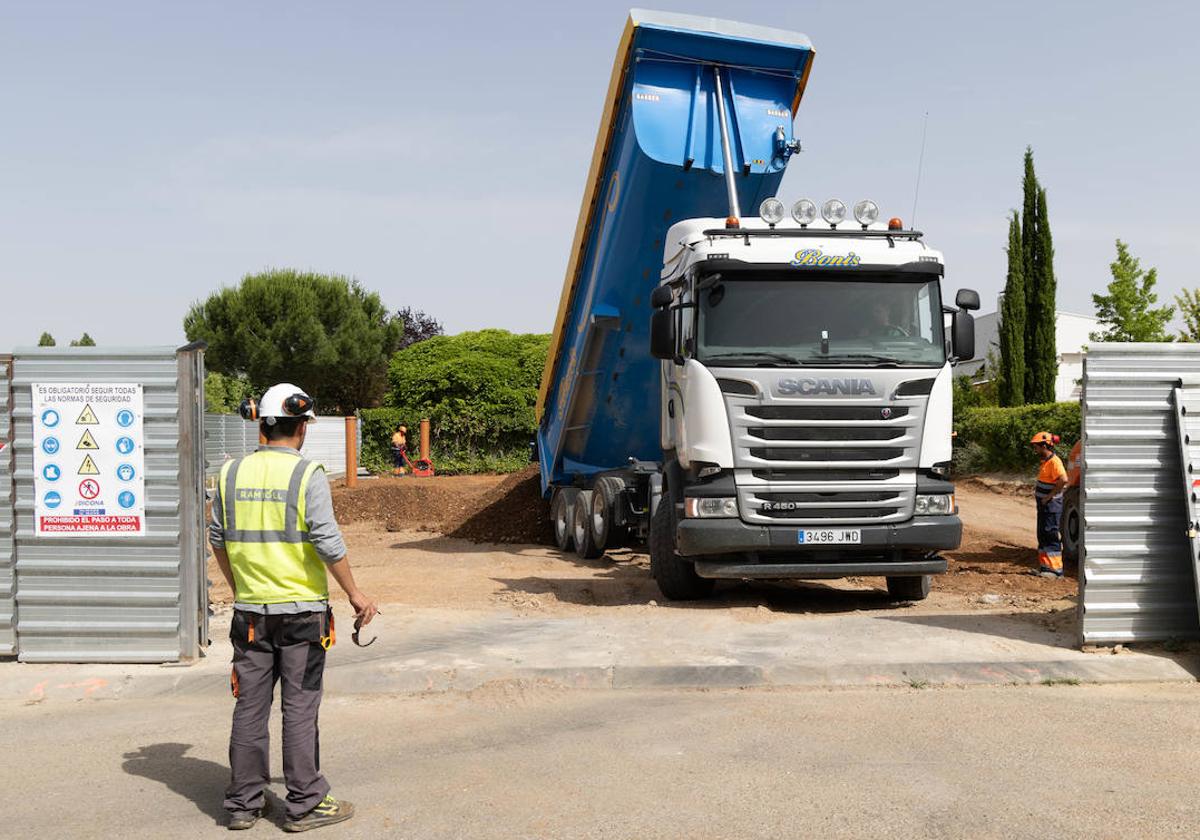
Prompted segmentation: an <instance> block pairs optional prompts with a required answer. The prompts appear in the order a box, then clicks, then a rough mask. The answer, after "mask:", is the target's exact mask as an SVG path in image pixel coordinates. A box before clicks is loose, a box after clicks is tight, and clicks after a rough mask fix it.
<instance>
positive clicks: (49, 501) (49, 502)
mask: <svg viewBox="0 0 1200 840" xmlns="http://www.w3.org/2000/svg"><path fill="white" fill-rule="evenodd" d="M42 504H44V505H45V506H46V507H48V508H50V509H51V510H53V509H54V508H56V507H58V506H59V505H61V504H62V496H60V495H59V494H58V493H57V492H56V491H54V490H51V491H50V492H49V493H47V494H46V495H45V496H42Z"/></svg>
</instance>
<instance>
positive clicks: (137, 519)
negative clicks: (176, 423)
mask: <svg viewBox="0 0 1200 840" xmlns="http://www.w3.org/2000/svg"><path fill="white" fill-rule="evenodd" d="M144 411H145V403H144V398H143V394H142V386H141V384H140V383H96V382H90V383H88V382H85V383H72V382H51V383H45V384H40V385H39V384H36V383H35V384H34V385H33V418H34V422H33V436H34V448H33V458H34V463H33V475H34V493H35V499H34V501H35V508H34V519H35V522H34V533H35V534H36V535H37V536H39V537H97V536H103V537H137V536H143V535H145V533H146V479H145V472H146V457H145V449H144V442H145V435H144V432H143V428H142V421H143V417H144Z"/></svg>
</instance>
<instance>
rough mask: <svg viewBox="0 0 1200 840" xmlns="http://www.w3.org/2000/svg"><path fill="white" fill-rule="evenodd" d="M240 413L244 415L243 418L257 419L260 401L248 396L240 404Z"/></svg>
mask: <svg viewBox="0 0 1200 840" xmlns="http://www.w3.org/2000/svg"><path fill="white" fill-rule="evenodd" d="M238 414H240V415H242V419H243V420H257V419H258V402H257V401H256V400H255V399H254V398H253V397H247V398H246V399H244V400H242V404H241V405H239V406H238Z"/></svg>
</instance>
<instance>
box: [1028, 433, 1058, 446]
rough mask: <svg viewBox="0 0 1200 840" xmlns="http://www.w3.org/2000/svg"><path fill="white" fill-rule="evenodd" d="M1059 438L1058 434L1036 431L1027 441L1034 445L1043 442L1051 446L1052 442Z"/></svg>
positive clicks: (1056, 441) (1054, 442)
mask: <svg viewBox="0 0 1200 840" xmlns="http://www.w3.org/2000/svg"><path fill="white" fill-rule="evenodd" d="M1059 440H1061V438H1060V437H1059V436H1058V435H1052V434H1050V433H1049V432H1038V433H1037V434H1035V435H1034V436H1033V437H1032V438H1031V439H1030V441H1029V442H1030V443H1031V444H1034V445H1035V446H1036V445H1037V444H1039V443H1044V444H1046V445H1047V446H1053V445H1054V444H1056V443H1058V442H1059Z"/></svg>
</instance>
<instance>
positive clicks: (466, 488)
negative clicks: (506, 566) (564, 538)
mask: <svg viewBox="0 0 1200 840" xmlns="http://www.w3.org/2000/svg"><path fill="white" fill-rule="evenodd" d="M333 510H334V513H335V514H336V515H337V519H338V522H340V523H342V524H344V525H345V524H350V523H352V522H382V523H383V524H384V527H385V528H387V530H389V531H433V532H435V533H441V534H445V535H446V536H450V537H458V538H461V539H466V540H471V541H473V542H485V543H547V544H548V543H551V542H552V541H553V533H552V532H551V530H550V507H549V505H548V504H547V503H546V502H545V500H543V499H542V493H541V482H540V479H539V477H538V468H537V466H536V465H531V466H529V467H527V468H526V469H524V470H522V471H521V472H518V473H512V474H511V475H507V476H504V475H463V476H434V477H432V478H414V477H412V476H408V477H405V478H393V477H385V478H376V479H370V480H364V481H360V482H359V485H358V487H355V488H354V489H349V488H347V487H345V486H344V485H339V486H337V487H335V488H334V491H333Z"/></svg>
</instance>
